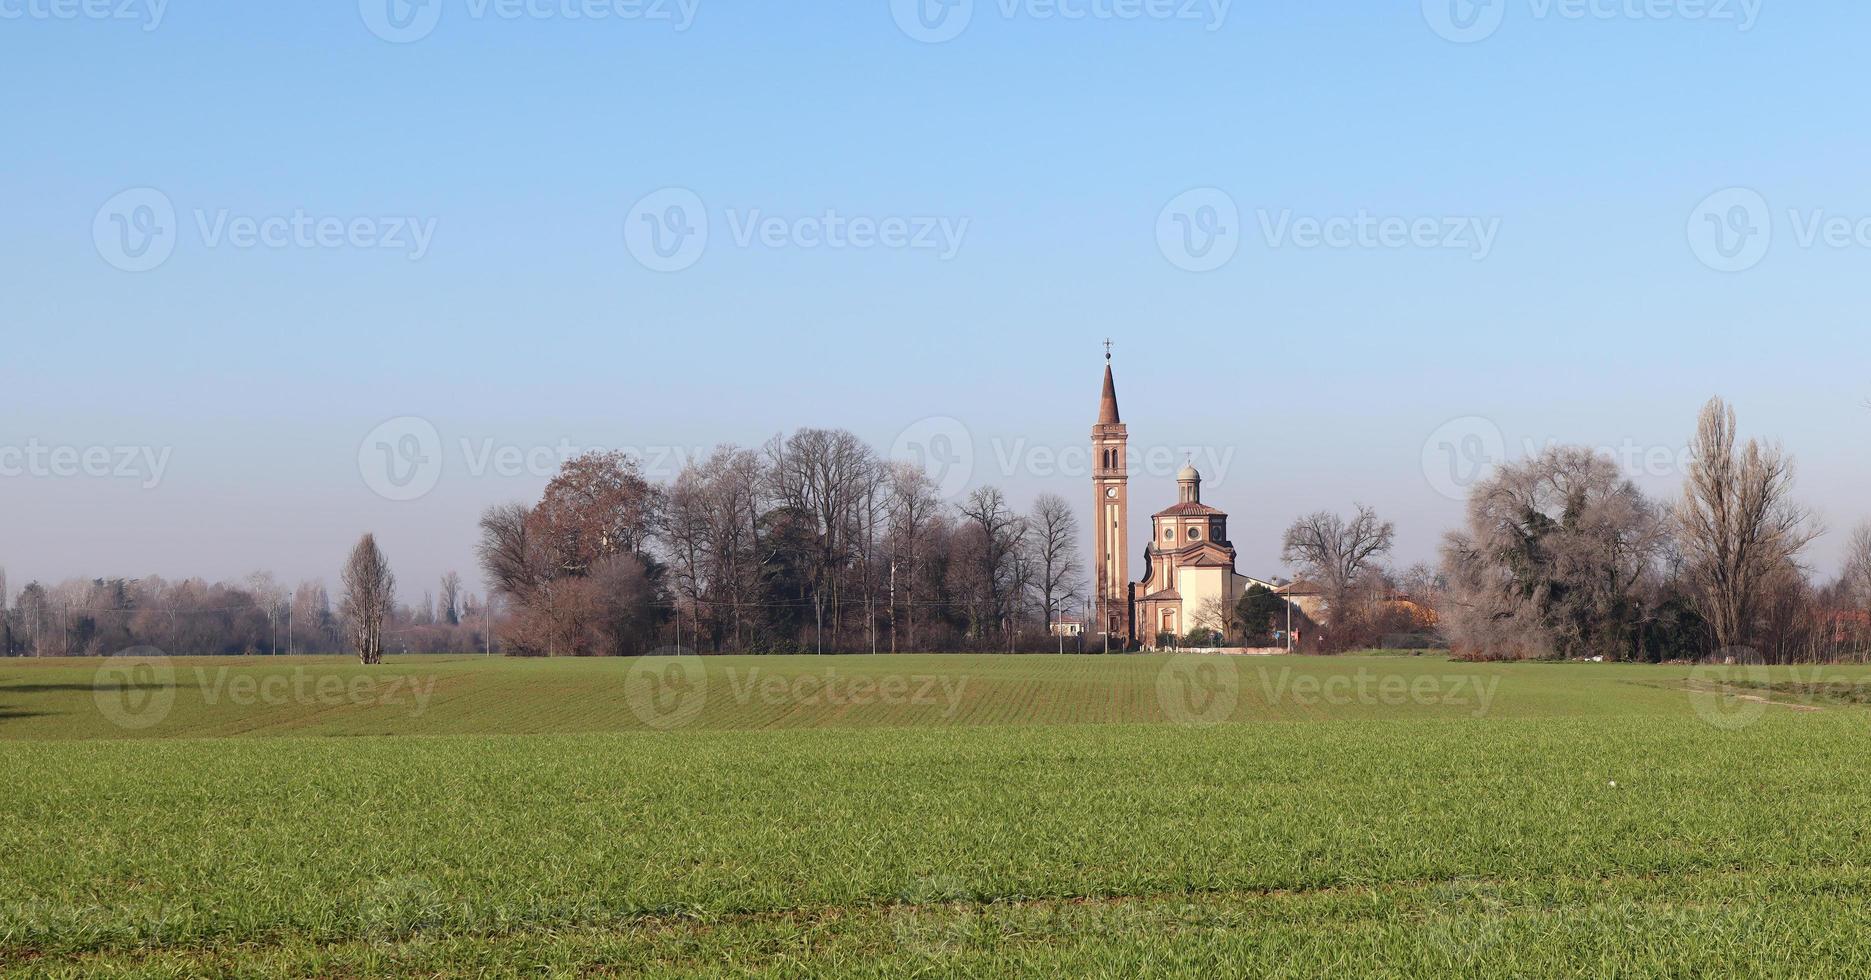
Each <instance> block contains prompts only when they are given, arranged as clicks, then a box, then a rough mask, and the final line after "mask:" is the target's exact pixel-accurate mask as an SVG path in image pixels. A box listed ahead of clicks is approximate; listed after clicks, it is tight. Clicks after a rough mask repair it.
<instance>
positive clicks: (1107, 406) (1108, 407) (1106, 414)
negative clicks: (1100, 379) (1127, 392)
mask: <svg viewBox="0 0 1871 980" xmlns="http://www.w3.org/2000/svg"><path fill="white" fill-rule="evenodd" d="M1121 421H1123V420H1122V419H1120V418H1118V417H1117V382H1115V381H1113V380H1112V379H1111V365H1110V364H1109V363H1107V364H1105V366H1104V397H1103V398H1101V399H1100V400H1099V402H1098V424H1099V425H1110V424H1113V423H1117V422H1121Z"/></svg>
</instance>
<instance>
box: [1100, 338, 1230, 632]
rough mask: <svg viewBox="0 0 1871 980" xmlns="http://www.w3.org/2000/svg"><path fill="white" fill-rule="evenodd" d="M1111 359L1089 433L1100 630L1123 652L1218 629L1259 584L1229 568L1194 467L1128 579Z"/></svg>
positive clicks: (1158, 517) (1124, 471)
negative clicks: (1134, 578) (1138, 573)
mask: <svg viewBox="0 0 1871 980" xmlns="http://www.w3.org/2000/svg"><path fill="white" fill-rule="evenodd" d="M1110 360H1111V355H1110V353H1109V351H1108V350H1107V352H1106V353H1105V367H1104V390H1103V392H1102V393H1101V395H1100V398H1099V401H1098V421H1097V422H1096V423H1095V424H1094V425H1093V426H1092V429H1091V442H1092V458H1093V460H1094V461H1095V464H1096V465H1095V466H1094V467H1093V469H1092V493H1093V507H1094V510H1093V514H1092V538H1093V543H1094V550H1093V556H1092V560H1093V562H1094V572H1095V575H1096V579H1097V582H1096V585H1095V587H1094V596H1095V599H1096V603H1097V619H1096V622H1097V625H1098V631H1099V632H1101V633H1102V634H1104V635H1105V636H1108V637H1109V638H1110V643H1111V646H1112V647H1113V648H1119V649H1124V648H1129V647H1133V646H1138V645H1143V646H1152V647H1153V646H1155V645H1156V638H1157V637H1158V636H1159V635H1161V634H1164V633H1170V634H1174V635H1176V636H1182V635H1184V634H1186V633H1188V632H1189V631H1190V630H1192V629H1194V628H1195V627H1198V626H1201V627H1206V628H1209V629H1216V630H1219V629H1221V628H1223V627H1224V626H1225V625H1226V624H1227V623H1228V622H1230V621H1231V620H1232V619H1233V610H1234V606H1235V603H1237V602H1239V601H1240V599H1241V596H1242V595H1244V594H1245V593H1246V592H1247V590H1248V589H1249V588H1252V587H1253V586H1254V585H1255V584H1260V583H1258V582H1257V580H1255V579H1251V578H1248V577H1247V576H1245V575H1242V574H1240V573H1239V572H1236V571H1235V570H1234V562H1235V551H1234V545H1233V544H1232V543H1230V542H1229V540H1228V515H1227V514H1226V513H1225V512H1224V511H1222V510H1220V509H1219V508H1216V507H1211V506H1209V505H1208V504H1205V503H1203V502H1202V474H1201V473H1199V472H1197V471H1196V469H1195V467H1194V466H1193V465H1189V466H1184V467H1183V468H1182V471H1181V472H1180V473H1177V474H1176V488H1177V493H1176V496H1177V499H1176V503H1175V504H1174V505H1172V506H1170V507H1167V508H1165V509H1163V510H1161V511H1158V512H1157V513H1156V514H1155V515H1154V516H1153V517H1152V518H1151V528H1150V542H1149V544H1147V545H1145V546H1144V549H1143V562H1144V569H1143V579H1142V581H1139V582H1135V583H1133V582H1131V581H1130V562H1129V556H1128V552H1129V522H1130V473H1129V470H1128V462H1127V460H1126V453H1127V451H1128V447H1129V441H1130V431H1129V429H1128V428H1126V427H1125V425H1124V422H1123V419H1122V418H1121V416H1120V415H1119V413H1118V408H1117V383H1116V381H1115V379H1114V378H1113V376H1112V373H1111V364H1110Z"/></svg>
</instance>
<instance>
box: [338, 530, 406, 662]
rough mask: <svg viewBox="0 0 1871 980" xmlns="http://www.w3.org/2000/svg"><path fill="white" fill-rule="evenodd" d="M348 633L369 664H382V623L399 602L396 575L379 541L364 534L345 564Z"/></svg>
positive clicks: (361, 658)
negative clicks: (378, 543) (393, 606)
mask: <svg viewBox="0 0 1871 980" xmlns="http://www.w3.org/2000/svg"><path fill="white" fill-rule="evenodd" d="M343 582H344V602H343V606H342V608H343V611H344V624H345V633H346V635H347V637H348V638H349V639H350V641H351V647H352V649H354V650H356V651H357V659H358V660H359V661H361V662H363V663H366V664H380V663H382V662H383V621H384V618H385V617H387V616H388V615H389V614H390V607H391V606H392V605H394V604H395V602H396V575H395V574H394V573H392V572H391V571H390V563H389V560H388V559H386V558H385V557H384V555H383V549H381V548H379V547H377V538H376V536H375V535H372V534H365V535H364V536H363V537H362V538H359V539H358V542H357V546H356V547H354V548H352V549H351V557H350V559H349V560H347V561H346V562H345V563H344V576H343Z"/></svg>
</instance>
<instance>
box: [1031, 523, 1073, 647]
mask: <svg viewBox="0 0 1871 980" xmlns="http://www.w3.org/2000/svg"><path fill="white" fill-rule="evenodd" d="M1029 523H1030V524H1031V525H1032V528H1033V539H1032V540H1033V554H1034V560H1035V562H1036V563H1037V565H1038V571H1039V579H1038V584H1039V595H1040V606H1041V609H1042V611H1043V612H1044V613H1045V622H1046V626H1047V628H1048V629H1051V628H1052V623H1053V621H1054V620H1055V619H1057V618H1058V617H1059V614H1060V613H1062V612H1063V611H1064V609H1065V604H1066V602H1067V601H1068V599H1069V598H1070V597H1071V596H1072V595H1073V594H1074V593H1075V592H1077V591H1078V588H1079V586H1080V585H1081V584H1082V583H1083V580H1084V566H1083V565H1082V564H1081V563H1080V560H1079V554H1078V531H1079V529H1078V513H1077V511H1075V510H1074V509H1073V507H1072V505H1071V504H1070V503H1069V502H1067V501H1066V499H1065V498H1064V497H1061V496H1059V495H1058V494H1056V493H1046V494H1041V495H1040V496H1039V498H1038V499H1036V500H1035V501H1033V517H1032V519H1031V521H1030V522H1029Z"/></svg>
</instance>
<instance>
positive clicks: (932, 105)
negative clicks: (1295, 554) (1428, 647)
mask: <svg viewBox="0 0 1871 980" xmlns="http://www.w3.org/2000/svg"><path fill="white" fill-rule="evenodd" d="M386 2H390V3H393V4H394V5H392V6H387V5H386ZM928 4H929V6H926V7H923V8H921V9H918V8H917V7H916V6H915V4H914V3H912V2H911V0H902V2H900V3H897V4H892V3H891V2H889V0H865V2H831V3H775V2H754V0H687V5H686V6H684V5H681V4H678V3H677V2H676V0H667V2H666V3H664V2H662V0H655V2H653V3H648V5H644V4H639V3H637V2H636V0H619V2H615V3H613V2H611V0H603V2H599V0H589V2H588V0H527V2H525V3H520V2H515V0H428V5H427V6H418V7H409V6H408V5H406V4H404V3H402V0H363V3H362V4H361V5H360V4H358V3H352V2H349V0H334V2H328V3H247V4H230V3H216V4H207V3H201V2H198V0H170V2H167V3H163V2H161V0H110V2H108V3H105V2H102V0H0V83H4V89H3V91H4V93H5V94H4V96H0V98H3V99H4V107H5V108H4V115H3V116H0V119H3V121H4V139H0V213H3V214H4V216H5V217H4V220H0V268H4V270H5V279H4V288H3V289H0V330H3V331H4V334H3V336H4V341H3V342H0V406H3V407H4V413H3V414H0V428H3V430H4V431H0V470H4V471H5V472H6V474H7V475H5V476H0V494H4V498H3V499H0V565H4V566H5V567H6V568H7V569H8V571H9V573H10V575H11V577H12V580H13V581H12V584H13V586H14V588H17V587H18V586H20V585H21V584H23V583H24V582H25V581H26V580H27V579H29V578H40V579H46V580H55V579H60V578H63V577H66V576H71V575H80V574H83V575H142V574H149V573H159V574H164V575H169V576H180V575H189V574H200V575H205V576H209V577H235V576H240V575H244V574H246V573H247V572H250V571H253V570H255V569H262V568H264V569H271V570H273V571H275V572H276V573H278V574H279V575H280V576H281V577H282V578H286V579H289V580H290V579H298V578H301V577H314V576H316V577H324V578H325V579H326V580H327V581H330V582H334V583H335V578H336V569H337V566H338V564H339V562H340V560H341V559H342V556H343V555H344V553H345V551H346V550H347V548H348V547H349V545H350V543H351V542H352V541H353V540H354V539H355V537H356V535H357V534H358V533H359V532H361V531H363V530H366V529H371V530H374V531H376V532H377V533H378V535H379V537H380V538H381V540H382V541H383V543H384V545H385V548H386V550H387V551H388V553H389V555H390V557H391V559H392V561H393V563H394V564H395V566H396V568H397V569H398V572H399V574H400V576H401V577H402V579H403V582H404V583H405V588H406V590H411V591H416V592H417V594H419V590H420V589H421V588H423V587H425V585H426V583H432V582H433V581H434V580H435V579H436V577H437V576H439V575H440V574H441V573H442V572H443V571H446V570H448V569H450V568H458V569H460V570H462V572H463V573H464V574H466V575H467V576H468V577H469V578H470V579H471V580H478V578H479V576H478V572H477V571H476V570H475V569H474V568H473V559H472V546H473V542H474V538H475V529H474V520H475V517H476V515H477V514H478V513H479V511H480V510H481V509H482V508H483V507H485V506H486V505H488V504H490V503H494V502H501V501H506V500H512V499H522V498H527V499H530V498H533V497H535V496H536V495H537V493H538V491H539V489H540V488H541V487H543V485H544V483H545V480H546V476H547V473H548V471H549V470H550V465H549V463H545V462H541V460H542V459H548V458H549V457H550V454H552V453H556V452H557V451H559V450H560V449H562V448H563V447H566V446H571V447H594V446H603V447H616V448H625V447H631V448H638V449H642V450H644V451H645V452H647V453H649V454H650V455H651V457H652V462H653V463H654V462H655V460H656V459H657V458H659V457H660V458H661V459H663V460H664V461H665V463H664V465H663V466H662V468H663V469H665V470H666V469H667V468H668V466H667V463H666V461H667V460H668V459H670V458H672V457H671V455H670V453H671V451H672V450H679V451H683V452H693V451H695V450H696V449H698V448H701V447H707V446H711V445H713V444H715V443H719V442H729V441H732V442H739V443H742V444H757V443H759V442H760V441H762V440H764V439H765V438H767V437H768V436H770V435H772V434H773V433H775V432H779V431H782V430H790V429H793V428H796V427H799V426H808V425H810V426H844V427H848V428H850V429H852V430H853V431H855V432H857V433H859V434H860V435H862V436H864V437H865V438H867V439H869V440H870V441H871V442H873V443H874V444H875V445H877V446H878V447H879V448H880V449H889V448H890V447H892V446H893V445H898V444H901V445H903V446H906V447H913V446H916V445H921V446H924V447H925V448H927V449H928V450H929V451H931V452H932V453H933V454H934V455H936V456H938V457H941V458H950V459H960V460H966V459H968V458H970V457H971V458H972V465H968V466H966V468H965V471H964V472H965V476H966V478H967V480H968V481H969V484H968V485H972V484H979V483H983V482H995V483H1000V484H1002V485H1004V486H1006V487H1007V488H1008V490H1009V491H1010V493H1011V495H1012V496H1013V497H1014V499H1015V500H1016V502H1019V503H1022V504H1024V503H1025V502H1027V501H1029V500H1030V499H1031V498H1032V496H1033V495H1034V494H1036V493H1039V492H1041V491H1044V490H1056V491H1058V492H1060V493H1065V494H1068V495H1072V497H1073V499H1081V498H1082V499H1084V500H1085V501H1086V503H1087V507H1088V509H1089V505H1090V491H1089V488H1088V485H1087V480H1086V478H1085V476H1084V472H1083V468H1084V460H1083V457H1082V456H1081V457H1078V458H1077V459H1073V458H1072V457H1070V456H1068V457H1066V458H1064V460H1063V461H1062V462H1057V463H1055V462H1053V461H1052V459H1053V457H1052V454H1053V453H1058V452H1063V451H1066V450H1071V451H1073V452H1077V451H1080V450H1081V447H1082V446H1083V444H1084V442H1085V440H1086V436H1087V432H1088V429H1089V426H1090V425H1091V423H1092V422H1093V421H1094V419H1095V416H1096V408H1097V395H1098V384H1099V374H1100V370H1101V367H1102V347H1101V343H1102V341H1103V340H1104V339H1105V338H1106V337H1110V338H1111V339H1112V340H1113V341H1114V343H1115V355H1116V365H1117V372H1118V373H1117V377H1118V383H1119V390H1120V394H1121V397H1122V401H1123V409H1124V415H1125V421H1126V422H1128V423H1129V424H1130V430H1131V438H1132V443H1133V445H1134V446H1136V447H1138V448H1139V449H1141V450H1145V451H1149V450H1156V451H1157V452H1158V456H1159V459H1161V458H1163V457H1165V456H1167V457H1179V456H1180V455H1182V453H1181V449H1182V447H1193V448H1195V449H1196V450H1197V453H1196V457H1197V458H1196V463H1197V465H1198V466H1200V467H1202V468H1203V469H1204V470H1205V472H1206V475H1207V476H1208V477H1209V482H1208V487H1207V491H1208V492H1207V499H1208V500H1209V502H1211V503H1215V504H1217V505H1219V506H1222V507H1225V508H1227V509H1228V510H1230V511H1231V512H1232V513H1233V515H1234V520H1233V528H1232V532H1233V533H1232V536H1233V538H1234V543H1235V545H1236V546H1237V547H1238V548H1239V550H1240V552H1241V562H1240V565H1241V570H1242V571H1243V572H1246V573H1249V574H1255V575H1261V576H1266V575H1272V574H1278V573H1280V572H1281V571H1282V569H1281V567H1280V564H1279V561H1278V557H1279V556H1278V552H1279V545H1278V537H1279V532H1280V530H1281V528H1283V527H1284V525H1285V524H1286V523H1287V522H1289V521H1290V520H1291V519H1292V518H1293V517H1294V516H1295V515H1297V514H1299V513H1301V512H1305V511H1310V510H1314V509H1320V508H1336V509H1344V508H1348V507H1349V506H1350V505H1351V503H1352V502H1353V501H1363V502H1366V503H1369V504H1371V505H1374V506H1376V507H1377V508H1379V510H1380V511H1381V512H1382V513H1383V514H1384V515H1386V516H1388V517H1390V518H1392V519H1394V520H1395V521H1396V522H1397V524H1398V529H1399V534H1398V549H1397V550H1398V553H1397V556H1396V557H1397V559H1398V560H1399V562H1400V563H1408V562H1410V561H1414V560H1419V559H1427V558H1430V557H1432V556H1433V554H1434V551H1435V546H1436V543H1437V541H1438V539H1439V537H1440V536H1441V534H1442V533H1443V532H1444V531H1445V530H1446V529H1448V528H1449V527H1451V526H1452V525H1454V524H1455V523H1456V522H1457V521H1458V520H1459V518H1460V512H1461V505H1460V503H1459V502H1458V500H1456V499H1454V498H1456V497H1458V496H1459V494H1460V488H1461V486H1463V485H1464V483H1465V482H1466V480H1468V479H1470V478H1471V477H1472V473H1473V472H1474V470H1475V467H1476V465H1478V464H1479V463H1486V462H1488V461H1491V460H1493V459H1495V458H1498V457H1500V456H1502V455H1505V456H1507V457H1513V456H1518V455H1521V454H1523V453H1524V452H1525V451H1526V448H1527V447H1529V446H1533V447H1538V446H1540V445H1543V444H1545V443H1548V442H1553V441H1561V442H1577V443H1585V444H1588V445H1593V446H1600V447H1606V448H1611V449H1614V450H1617V451H1619V452H1620V453H1623V454H1625V455H1626V456H1627V458H1629V460H1630V461H1631V463H1632V465H1633V467H1635V468H1637V469H1639V470H1649V471H1651V472H1650V473H1649V474H1648V475H1646V476H1645V485H1646V486H1647V487H1650V488H1651V489H1653V490H1656V491H1658V492H1659V493H1666V494H1669V495H1672V496H1673V495H1674V493H1675V488H1676V487H1677V486H1678V485H1679V474H1678V473H1677V472H1676V469H1677V468H1676V464H1675V459H1676V457H1677V454H1678V453H1679V451H1680V449H1681V447H1682V446H1683V445H1684V443H1685V442H1686V440H1687V437H1688V436H1689V434H1690V433H1691V432H1692V430H1693V426H1694V420H1695V414H1696V411H1697V409H1698V407H1699V406H1700V405H1701V404H1702V403H1703V402H1704V401H1705V400H1706V399H1707V398H1708V397H1709V396H1711V395H1713V394H1717V393H1720V394H1722V395H1723V396H1725V397H1727V398H1728V399H1730V400H1731V401H1732V402H1733V403H1734V404H1735V405H1736V406H1737V408H1738V410H1739V412H1740V418H1741V424H1742V427H1743V429H1744V431H1745V432H1746V433H1749V434H1757V435H1761V436H1765V437H1770V438H1776V439H1779V440H1781V441H1782V442H1783V443H1784V444H1785V446H1786V447H1787V448H1788V449H1789V450H1790V451H1791V452H1792V453H1794V454H1795V455H1796V457H1797V458H1798V460H1799V462H1800V465H1801V483H1800V493H1801V495H1802V497H1803V498H1804V499H1805V500H1806V501H1807V502H1808V503H1809V504H1811V505H1813V506H1814V507H1815V508H1816V509H1818V510H1819V511H1820V512H1821V513H1822V514H1824V516H1825V518H1826V521H1827V524H1828V525H1829V526H1830V527H1831V528H1832V529H1833V533H1832V534H1830V535H1828V536H1827V537H1826V538H1825V539H1823V540H1822V541H1821V542H1820V543H1819V545H1818V546H1817V547H1816V548H1815V550H1814V552H1813V558H1814V559H1815V561H1816V563H1817V564H1818V565H1819V567H1820V569H1821V570H1822V571H1823V572H1826V573H1828V574H1829V573H1830V572H1831V571H1832V570H1833V567H1834V565H1835V564H1836V560H1837V555H1838V553H1839V550H1840V543H1841V538H1842V537H1843V536H1844V533H1845V532H1846V531H1848V530H1849V528H1850V527H1851V525H1852V524H1854V523H1856V522H1857V521H1859V520H1860V519H1863V518H1867V517H1871V506H1868V505H1867V504H1866V502H1865V497H1864V493H1863V488H1864V487H1865V486H1866V485H1868V484H1871V462H1868V461H1867V454H1866V431H1867V422H1871V411H1868V410H1867V409H1866V408H1865V400H1866V398H1867V397H1868V396H1871V378H1867V376H1866V370H1865V368H1866V364H1867V354H1871V335H1868V334H1867V331H1866V324H1865V313H1864V311H1865V309H1866V299H1867V293H1871V276H1867V275H1866V271H1867V269H1871V224H1866V223H1865V221H1866V219H1868V218H1871V182H1868V181H1866V180H1865V174H1866V160H1867V156H1868V153H1867V151H1868V150H1871V125H1867V122H1868V121H1871V120H1867V115H1868V114H1871V110H1868V109H1867V104H1868V103H1867V99H1866V88H1867V85H1866V79H1865V75H1866V71H1867V69H1866V67H1865V59H1864V57H1863V52H1862V47H1863V44H1864V40H1865V39H1866V38H1867V37H1871V9H1867V8H1866V6H1865V5H1864V4H1863V3H1859V2H1848V0H1800V2H1798V3H1792V2H1774V0H1745V2H1744V0H1681V2H1666V0H1594V2H1591V3H1586V2H1582V0H1494V2H1493V3H1491V4H1490V3H1479V4H1475V3H1469V2H1468V0H1429V2H1428V3H1427V4H1424V3H1419V2H1418V0H1396V2H1391V3H1384V4H1331V3H1317V2H1298V0H1289V2H1248V0H1238V2H1234V3H1232V4H1221V3H1220V2H1219V0H1217V2H1216V3H1213V4H1211V3H1208V2H1206V0H1202V2H1196V3H1185V0H1173V2H1169V0H973V2H972V3H969V2H967V0H961V2H960V5H958V6H957V5H951V6H948V7H943V6H939V5H937V0H928ZM1067 14H1070V15H1071V16H1066V15H1067ZM595 15H604V16H595ZM125 192H128V193H127V194H126V193H125ZM1191 192H1193V193H1191ZM165 209H167V210H165ZM828 212H831V213H835V214H836V216H837V217H836V218H835V219H828V217H827V215H828ZM775 218H777V219H779V220H778V221H777V222H775V221H772V220H771V219H775ZM853 219H862V220H858V221H853ZM1419 219H1427V222H1426V223H1423V224H1419V223H1418V220H1419ZM704 228H705V229H706V232H707V238H706V241H705V244H704V243H703V242H702V239H701V238H700V237H699V232H700V230H701V229H704ZM137 270H140V271H137ZM390 420H403V421H390ZM386 422H388V423H389V424H388V425H387V426H386V425H385V423H386ZM431 427H432V428H431ZM373 433H374V434H373ZM386 447H387V448H386ZM61 449H62V450H63V451H64V453H65V455H64V456H63V458H62V460H63V461H62V463H61V462H60V457H59V456H58V455H57V451H58V450H61ZM94 449H102V450H104V451H105V454H107V455H108V456H109V457H110V459H109V462H108V464H105V463H103V462H100V460H102V459H103V456H101V455H97V454H93V455H91V456H90V457H84V456H83V453H85V451H87V450H94ZM500 449H506V450H507V451H508V452H509V453H513V452H518V453H520V454H522V456H530V457H531V458H530V460H527V459H523V460H522V461H521V462H519V463H518V464H517V465H514V464H513V463H512V461H511V459H509V461H508V463H507V464H506V465H503V464H501V463H500V462H499V461H498V457H495V456H489V455H488V453H489V452H490V451H495V450H500ZM535 450H540V451H535ZM120 452H123V453H129V454H131V455H130V456H129V457H127V458H126V457H124V456H122V455H120ZM385 453H388V456H385V455H384V454H385ZM74 454H76V455H78V456H79V459H78V460H77V461H74V459H73V456H74ZM360 456H361V457H362V461H361V463H360ZM87 458H88V459H89V462H86V461H85V460H86V459H87ZM385 459H388V460H390V462H391V463H392V464H397V463H398V461H401V463H402V464H405V465H403V466H402V468H401V469H399V467H398V466H397V465H390V466H386V465H385V463H384V460H385ZM431 459H435V460H439V464H438V465H437V466H436V467H435V468H432V469H431V470H423V469H421V466H426V465H428V464H426V463H421V464H420V465H418V464H416V463H411V462H410V461H423V460H431ZM35 460H36V462H35ZM373 460H374V462H373ZM1180 463H1181V459H1180V458H1176V459H1174V461H1173V462H1171V463H1168V464H1166V468H1164V467H1159V471H1156V472H1155V475H1152V471H1148V470H1147V471H1146V472H1144V473H1140V474H1139V476H1138V479H1137V480H1136V482H1135V483H1134V485H1133V493H1132V500H1133V501H1134V508H1133V509H1134V510H1135V512H1136V513H1135V514H1134V515H1133V517H1134V519H1135V520H1136V522H1137V527H1136V528H1134V529H1133V540H1142V538H1141V530H1140V529H1141V527H1142V522H1143V521H1144V519H1145V517H1144V515H1146V514H1147V513H1148V512H1149V511H1151V510H1155V509H1157V507H1158V506H1166V505H1167V504H1168V503H1171V502H1173V500H1174V493H1175V489H1174V486H1173V483H1172V481H1171V479H1170V476H1169V474H1170V472H1173V470H1174V468H1175V467H1176V466H1179V465H1180ZM657 468H658V467H657V466H655V465H653V466H652V469H657ZM951 472H955V471H951ZM412 474H413V477H412ZM665 475H666V474H665ZM412 479H413V482H412ZM431 479H432V480H433V483H434V485H433V487H432V488H430V487H427V486H426V484H427V482H429V481H430V480H431ZM152 484H153V485H152ZM956 485H958V486H959V485H962V484H959V483H957V484H956ZM425 489H426V490H427V492H426V493H421V495H420V496H419V497H417V498H416V499H413V500H404V499H395V498H399V497H404V496H412V495H414V494H416V493H418V492H420V491H423V490H425Z"/></svg>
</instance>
